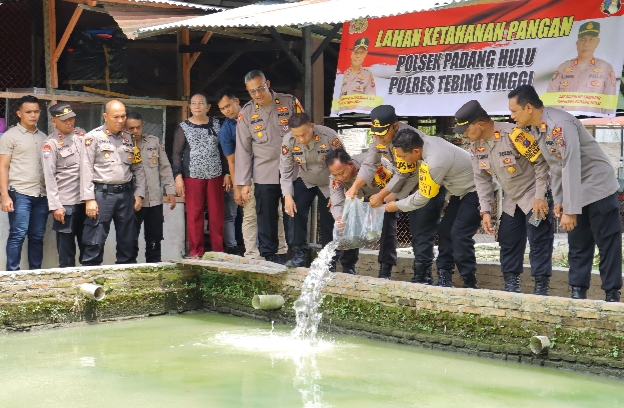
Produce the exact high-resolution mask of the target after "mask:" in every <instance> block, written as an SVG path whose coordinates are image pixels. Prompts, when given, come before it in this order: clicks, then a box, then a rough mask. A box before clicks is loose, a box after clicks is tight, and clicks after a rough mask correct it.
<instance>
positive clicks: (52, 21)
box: [47, 0, 58, 88]
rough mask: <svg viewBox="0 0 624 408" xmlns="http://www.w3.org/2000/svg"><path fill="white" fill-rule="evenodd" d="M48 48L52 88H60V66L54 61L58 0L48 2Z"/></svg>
mask: <svg viewBox="0 0 624 408" xmlns="http://www.w3.org/2000/svg"><path fill="white" fill-rule="evenodd" d="M47 13H48V47H50V66H49V67H48V69H49V70H50V86H51V87H52V88H58V65H57V64H56V62H55V61H54V54H55V53H56V0H48V10H47Z"/></svg>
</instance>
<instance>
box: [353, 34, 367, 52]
mask: <svg viewBox="0 0 624 408" xmlns="http://www.w3.org/2000/svg"><path fill="white" fill-rule="evenodd" d="M369 44H370V40H369V39H368V38H366V37H362V38H358V39H357V40H355V44H353V51H355V50H357V49H358V48H360V47H364V48H366V49H367V50H368V45H369Z"/></svg>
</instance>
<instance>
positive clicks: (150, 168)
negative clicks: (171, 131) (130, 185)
mask: <svg viewBox="0 0 624 408" xmlns="http://www.w3.org/2000/svg"><path fill="white" fill-rule="evenodd" d="M135 140H136V144H137V146H138V147H139V151H140V152H141V158H142V159H143V171H145V198H144V199H143V207H155V206H157V205H161V204H162V203H163V194H162V186H164V187H165V193H166V194H175V185H174V182H173V172H172V170H171V164H170V163H169V159H168V158H167V154H166V153H165V149H164V147H163V145H162V143H161V142H160V139H159V138H157V137H156V136H151V135H143V136H141V137H139V138H137V139H135Z"/></svg>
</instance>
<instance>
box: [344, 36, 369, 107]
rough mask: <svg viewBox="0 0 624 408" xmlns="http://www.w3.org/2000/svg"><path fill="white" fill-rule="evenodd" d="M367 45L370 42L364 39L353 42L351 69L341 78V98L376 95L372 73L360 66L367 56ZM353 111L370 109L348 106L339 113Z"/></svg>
mask: <svg viewBox="0 0 624 408" xmlns="http://www.w3.org/2000/svg"><path fill="white" fill-rule="evenodd" d="M369 45H370V40H369V39H368V38H366V37H363V38H358V39H357V40H355V44H354V45H353V52H351V67H350V68H349V69H347V70H346V71H345V72H344V76H343V78H342V88H340V96H341V97H342V96H346V95H377V90H376V86H375V77H374V76H373V73H372V72H370V70H369V69H367V68H364V67H363V66H362V64H363V63H364V59H365V58H366V55H368V46H369ZM353 109H358V110H366V111H370V110H371V107H370V106H362V105H349V106H343V107H341V108H340V109H339V112H340V111H343V110H353Z"/></svg>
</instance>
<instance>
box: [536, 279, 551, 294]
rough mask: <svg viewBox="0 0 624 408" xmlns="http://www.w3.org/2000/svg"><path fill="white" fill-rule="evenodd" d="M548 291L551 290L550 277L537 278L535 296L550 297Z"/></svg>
mask: <svg viewBox="0 0 624 408" xmlns="http://www.w3.org/2000/svg"><path fill="white" fill-rule="evenodd" d="M548 289H550V276H536V277H535V289H534V290H533V294H534V295H540V296H548Z"/></svg>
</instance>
